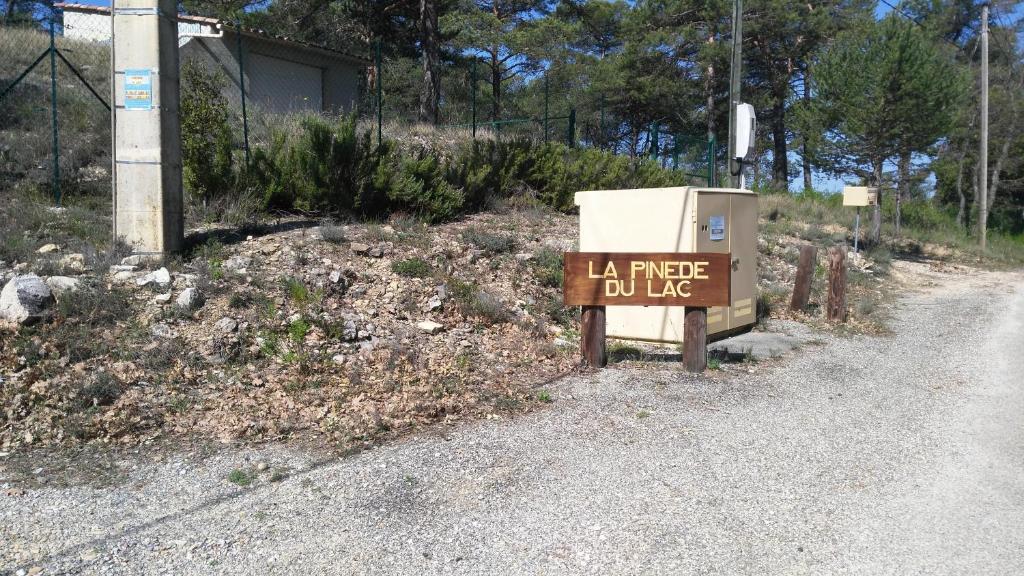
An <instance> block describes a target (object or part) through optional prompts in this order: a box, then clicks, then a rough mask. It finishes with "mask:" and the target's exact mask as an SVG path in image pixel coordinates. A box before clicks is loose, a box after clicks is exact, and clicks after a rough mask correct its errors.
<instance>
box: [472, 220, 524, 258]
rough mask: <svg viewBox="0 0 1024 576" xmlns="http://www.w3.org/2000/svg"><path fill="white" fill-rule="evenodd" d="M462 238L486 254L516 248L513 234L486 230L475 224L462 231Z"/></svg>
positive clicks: (499, 252) (504, 251)
mask: <svg viewBox="0 0 1024 576" xmlns="http://www.w3.org/2000/svg"><path fill="white" fill-rule="evenodd" d="M462 239H463V240H465V241H466V242H469V243H470V244H472V245H473V246H475V247H477V248H479V249H480V250H483V251H484V252H487V253H488V254H492V255H494V254H508V253H509V252H512V251H513V250H515V249H516V239H515V236H513V235H511V234H497V233H495V232H488V231H486V230H483V229H481V228H478V227H476V226H472V227H469V228H466V229H465V230H463V231H462Z"/></svg>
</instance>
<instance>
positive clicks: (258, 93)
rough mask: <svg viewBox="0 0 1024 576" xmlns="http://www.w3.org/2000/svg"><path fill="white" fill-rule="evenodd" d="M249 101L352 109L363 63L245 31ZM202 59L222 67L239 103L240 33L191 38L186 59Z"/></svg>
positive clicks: (260, 107)
mask: <svg viewBox="0 0 1024 576" xmlns="http://www.w3.org/2000/svg"><path fill="white" fill-rule="evenodd" d="M241 51H242V63H243V67H244V78H245V89H246V92H245V93H246V104H247V105H248V106H252V107H253V111H254V112H256V113H259V112H267V113H275V114H277V113H288V112H301V111H315V112H332V113H338V112H347V111H350V110H352V109H353V108H354V106H355V105H356V103H357V102H358V99H359V84H360V81H361V77H362V73H363V68H362V65H361V64H359V63H358V62H356V61H348V60H343V59H342V58H339V57H337V56H335V55H332V54H330V53H328V52H321V51H319V50H316V49H312V48H306V47H302V46H296V45H289V44H288V43H286V42H281V41H277V40H271V39H264V38H258V37H253V36H249V35H243V37H242V49H241ZM189 58H192V59H198V60H201V61H204V62H205V63H206V64H207V65H208V66H210V67H216V68H219V69H220V70H222V71H223V72H224V74H225V76H226V77H227V78H228V82H229V85H230V86H231V88H230V89H229V90H228V94H227V96H228V98H229V100H231V101H232V102H233V103H235V104H239V103H240V100H241V96H240V93H239V88H238V77H239V67H238V36H237V35H236V34H235V33H234V32H232V31H230V30H225V31H224V35H223V37H221V38H198V37H197V38H191V39H189V41H187V42H185V43H184V44H183V45H182V47H181V59H182V61H183V62H184V61H185V60H186V59H189Z"/></svg>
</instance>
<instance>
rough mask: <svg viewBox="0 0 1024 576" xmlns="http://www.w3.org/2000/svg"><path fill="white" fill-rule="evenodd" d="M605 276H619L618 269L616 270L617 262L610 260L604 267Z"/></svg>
mask: <svg viewBox="0 0 1024 576" xmlns="http://www.w3.org/2000/svg"><path fill="white" fill-rule="evenodd" d="M604 277H605V278H618V277H619V273H618V271H616V270H615V262H612V261H610V260H609V261H608V266H606V267H605V269H604Z"/></svg>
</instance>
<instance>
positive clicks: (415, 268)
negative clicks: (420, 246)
mask: <svg viewBox="0 0 1024 576" xmlns="http://www.w3.org/2000/svg"><path fill="white" fill-rule="evenodd" d="M391 271H392V272H394V273H395V274H398V275H399V276H405V277H406V278H426V277H428V276H430V275H431V274H432V273H433V269H432V268H431V267H430V264H428V263H427V261H426V260H423V259H422V258H409V259H408V260H396V261H395V262H393V263H392V264H391Z"/></svg>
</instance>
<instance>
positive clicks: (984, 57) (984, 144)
mask: <svg viewBox="0 0 1024 576" xmlns="http://www.w3.org/2000/svg"><path fill="white" fill-rule="evenodd" d="M980 141H981V150H980V151H979V152H978V165H979V167H980V170H978V192H979V193H978V232H979V233H980V235H981V249H982V250H984V249H985V245H986V244H987V243H988V3H987V2H986V3H984V4H982V5H981V137H980Z"/></svg>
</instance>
